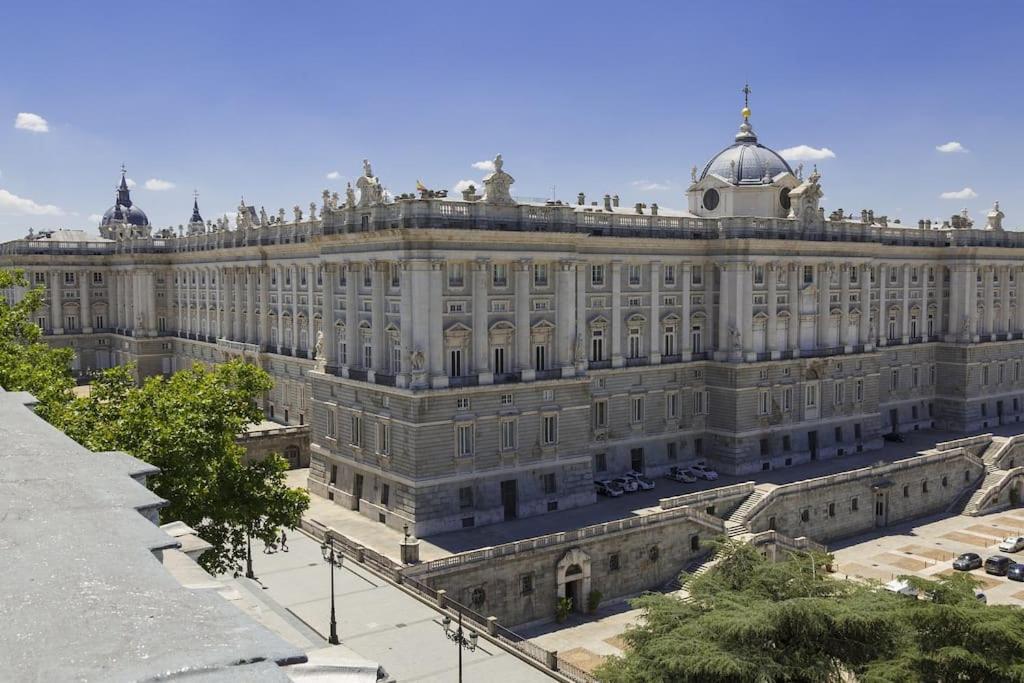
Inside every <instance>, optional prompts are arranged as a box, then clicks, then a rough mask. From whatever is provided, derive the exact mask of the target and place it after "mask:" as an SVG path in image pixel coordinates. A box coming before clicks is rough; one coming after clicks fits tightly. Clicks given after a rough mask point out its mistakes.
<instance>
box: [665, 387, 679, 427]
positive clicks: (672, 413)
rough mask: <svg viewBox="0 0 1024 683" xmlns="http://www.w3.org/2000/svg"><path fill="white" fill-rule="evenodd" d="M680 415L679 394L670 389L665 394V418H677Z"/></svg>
mask: <svg viewBox="0 0 1024 683" xmlns="http://www.w3.org/2000/svg"><path fill="white" fill-rule="evenodd" d="M678 417H679V394H678V393H676V392H674V391H670V392H669V393H667V394H665V419H666V420H675V419H676V418H678Z"/></svg>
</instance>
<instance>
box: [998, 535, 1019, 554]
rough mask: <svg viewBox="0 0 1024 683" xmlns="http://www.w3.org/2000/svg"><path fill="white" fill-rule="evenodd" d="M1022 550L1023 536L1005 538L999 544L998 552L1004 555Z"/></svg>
mask: <svg viewBox="0 0 1024 683" xmlns="http://www.w3.org/2000/svg"><path fill="white" fill-rule="evenodd" d="M1022 549H1024V536H1007V537H1006V538H1004V539H1003V542H1002V543H1000V544H999V550H1001V551H1002V552H1004V553H1015V552H1017V551H1018V550H1022Z"/></svg>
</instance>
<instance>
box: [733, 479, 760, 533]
mask: <svg viewBox="0 0 1024 683" xmlns="http://www.w3.org/2000/svg"><path fill="white" fill-rule="evenodd" d="M766 495H768V491H766V490H764V489H762V488H761V487H755V488H754V491H753V492H752V493H751V494H750V495H749V496H747V497H746V499H745V500H744V501H743V502H742V503H740V506H739V507H738V508H736V509H735V510H733V511H732V514H730V515H729V516H728V517H726V518H725V533H726V535H727V536H728V537H729V538H736V537H737V536H740V535H742V534H745V533H747V532H748V531H749V529H748V528H747V519H748V518H749V516H750V511H751V510H752V509H753V508H754V506H755V505H757V504H758V503H759V502H761V500H762V499H763V498H764V497H765V496H766Z"/></svg>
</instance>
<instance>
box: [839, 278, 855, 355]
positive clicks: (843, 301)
mask: <svg viewBox="0 0 1024 683" xmlns="http://www.w3.org/2000/svg"><path fill="white" fill-rule="evenodd" d="M852 267H854V266H851V265H850V264H849V263H843V264H840V266H839V268H840V270H839V345H840V346H842V347H843V352H844V353H850V352H851V351H853V347H852V346H851V345H850V268H852Z"/></svg>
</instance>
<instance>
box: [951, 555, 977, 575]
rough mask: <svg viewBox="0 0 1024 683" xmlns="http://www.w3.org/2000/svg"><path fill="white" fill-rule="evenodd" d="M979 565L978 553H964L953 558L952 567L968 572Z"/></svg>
mask: <svg viewBox="0 0 1024 683" xmlns="http://www.w3.org/2000/svg"><path fill="white" fill-rule="evenodd" d="M980 567H981V555H979V554H978V553H964V554H963V555H960V556H959V557H958V558H956V559H955V560H953V569H956V570H957V571H961V572H969V571H971V570H972V569H978V568H980Z"/></svg>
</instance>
